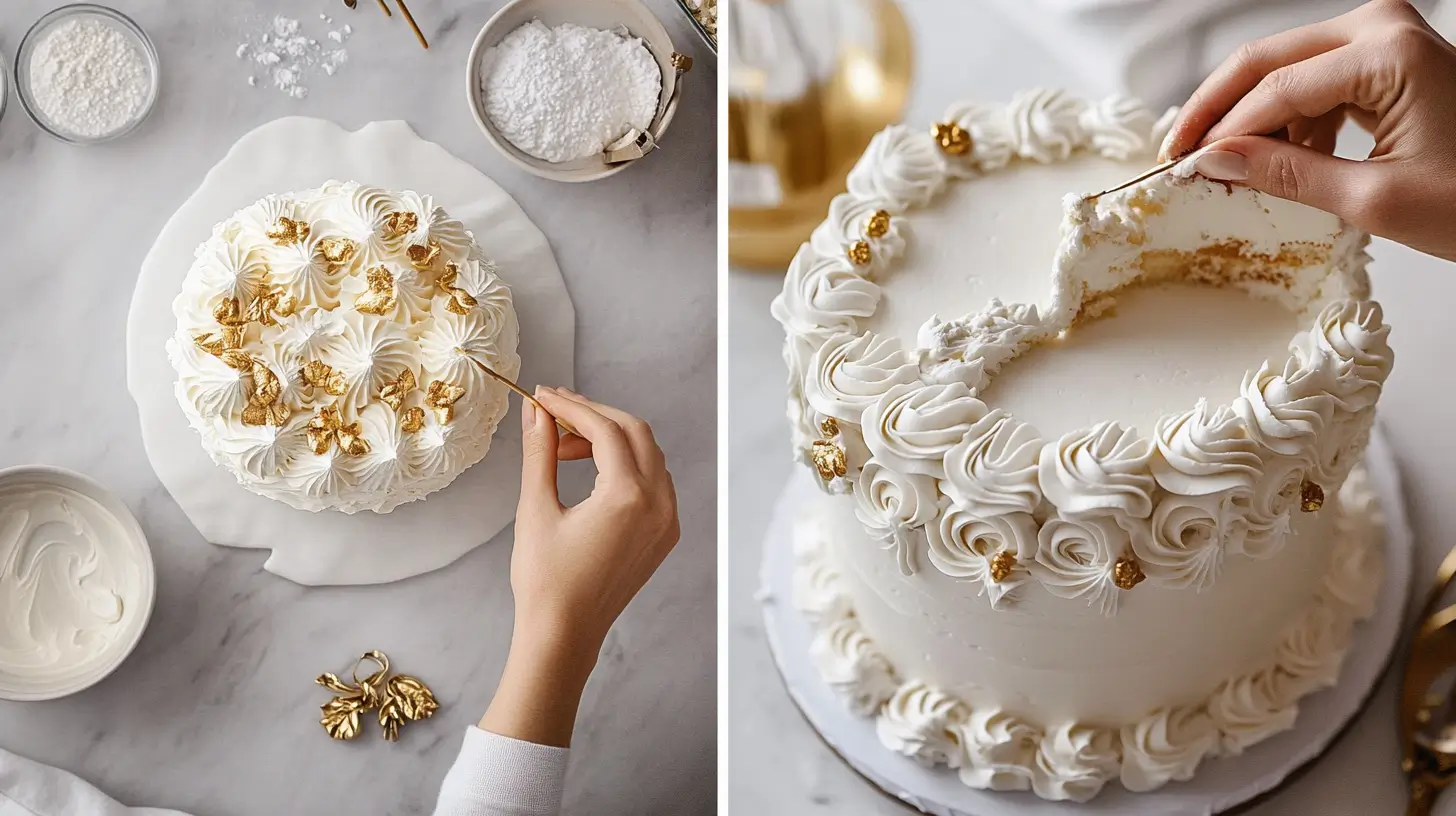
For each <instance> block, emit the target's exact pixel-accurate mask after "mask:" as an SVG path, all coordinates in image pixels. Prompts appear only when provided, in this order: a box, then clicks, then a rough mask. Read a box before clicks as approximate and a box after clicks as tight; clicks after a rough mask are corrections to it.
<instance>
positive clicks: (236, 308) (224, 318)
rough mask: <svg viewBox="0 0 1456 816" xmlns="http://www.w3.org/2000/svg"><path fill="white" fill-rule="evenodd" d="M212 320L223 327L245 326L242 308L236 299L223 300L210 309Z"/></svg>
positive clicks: (246, 322)
mask: <svg viewBox="0 0 1456 816" xmlns="http://www.w3.org/2000/svg"><path fill="white" fill-rule="evenodd" d="M212 318H213V319H214V320H216V321H217V322H218V323H219V324H221V325H223V326H246V325H247V324H248V320H247V318H245V317H243V306H242V304H241V303H239V302H238V299H237V298H223V299H222V300H221V301H219V302H218V304H217V305H216V306H214V307H213V308H212Z"/></svg>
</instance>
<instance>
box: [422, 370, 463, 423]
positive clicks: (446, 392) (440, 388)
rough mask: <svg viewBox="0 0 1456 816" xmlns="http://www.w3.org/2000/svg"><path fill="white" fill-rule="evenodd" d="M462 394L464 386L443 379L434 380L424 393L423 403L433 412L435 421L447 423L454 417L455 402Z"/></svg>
mask: <svg viewBox="0 0 1456 816" xmlns="http://www.w3.org/2000/svg"><path fill="white" fill-rule="evenodd" d="M463 396H465V389H464V388H461V387H460V386H458V385H451V384H450V383H447V382H445V381H444V380H435V381H433V382H431V383H430V389H429V391H427V392H426V393H425V405H426V406H428V407H429V408H430V409H431V410H433V411H434V412H435V420H436V421H437V422H439V423H440V424H441V425H449V424H450V420H452V419H454V418H455V403H456V402H458V401H459V400H460V398H461V397H463Z"/></svg>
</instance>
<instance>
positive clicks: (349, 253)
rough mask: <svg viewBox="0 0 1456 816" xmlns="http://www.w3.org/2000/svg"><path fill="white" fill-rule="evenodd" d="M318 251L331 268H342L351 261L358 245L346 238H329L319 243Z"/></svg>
mask: <svg viewBox="0 0 1456 816" xmlns="http://www.w3.org/2000/svg"><path fill="white" fill-rule="evenodd" d="M318 251H319V254H320V255H322V256H323V257H324V260H326V261H328V262H329V263H330V264H332V265H333V266H343V265H344V264H346V263H348V262H349V261H350V260H352V259H353V257H354V253H355V252H358V251H359V245H358V244H357V243H355V242H354V241H352V240H350V239H348V238H339V237H329V238H325V239H323V240H322V241H319V244H318Z"/></svg>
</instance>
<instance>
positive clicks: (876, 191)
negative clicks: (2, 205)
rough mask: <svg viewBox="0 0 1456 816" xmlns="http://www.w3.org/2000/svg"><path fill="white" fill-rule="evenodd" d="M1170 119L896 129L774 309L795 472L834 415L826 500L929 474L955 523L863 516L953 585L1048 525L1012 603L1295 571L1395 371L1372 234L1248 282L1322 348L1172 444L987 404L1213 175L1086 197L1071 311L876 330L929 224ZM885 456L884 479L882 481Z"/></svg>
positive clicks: (1069, 108)
mask: <svg viewBox="0 0 1456 816" xmlns="http://www.w3.org/2000/svg"><path fill="white" fill-rule="evenodd" d="M1171 113H1172V112H1171V111H1170V112H1167V113H1164V114H1163V115H1162V116H1157V115H1155V114H1154V113H1153V112H1151V111H1149V110H1147V109H1146V108H1145V107H1144V106H1143V105H1141V104H1140V103H1138V102H1137V101H1136V100H1133V99H1129V98H1126V97H1110V98H1108V99H1104V100H1099V101H1087V100H1082V99H1078V98H1076V97H1073V96H1069V95H1067V94H1065V93H1062V92H1060V91H1052V90H1035V91H1029V92H1025V93H1022V94H1018V95H1017V96H1016V97H1015V98H1013V99H1012V101H1011V102H1010V103H1008V104H1005V105H987V104H979V103H959V104H956V105H954V106H952V107H951V108H950V109H949V110H948V111H947V112H946V113H945V115H944V116H943V117H941V118H940V119H938V120H937V121H936V122H935V123H934V125H933V127H927V128H914V127H910V126H905V125H895V126H892V127H890V128H887V129H886V130H885V131H883V132H881V133H880V134H879V135H878V136H876V137H875V139H874V140H873V142H872V143H871V145H870V146H869V148H868V149H867V150H866V152H865V154H864V156H863V157H862V158H861V159H860V161H859V162H858V163H857V164H856V165H855V167H854V169H853V171H852V172H851V173H850V175H849V179H848V188H849V189H848V192H847V193H844V194H842V195H840V196H838V197H837V198H836V199H835V200H834V201H833V202H832V203H831V206H830V212H829V217H828V218H827V219H826V220H825V221H824V223H822V224H821V225H820V226H819V227H818V228H817V229H816V230H815V232H814V235H813V237H812V238H811V240H810V241H809V242H807V243H805V244H804V245H803V246H802V247H801V248H800V250H799V252H798V254H797V255H796V256H795V257H794V260H793V262H792V263H791V264H790V267H789V269H788V272H787V275H786V277H785V282H784V288H783V292H782V293H781V294H780V295H779V296H778V297H777V298H775V300H774V303H773V309H772V311H773V315H774V317H775V318H777V319H778V321H779V322H780V323H781V324H782V325H783V327H784V329H785V332H786V335H787V338H786V343H785V355H784V358H785V361H786V363H787V364H788V366H789V411H788V413H789V416H790V420H791V422H792V425H793V430H794V434H793V436H794V444H795V447H796V452H797V454H798V456H799V458H800V459H801V460H802V461H805V462H807V463H811V464H812V465H814V466H816V467H821V466H822V465H823V464H824V463H825V462H826V461H827V459H826V458H825V455H826V454H829V453H833V451H831V450H829V448H828V447H827V445H826V443H827V442H828V441H829V440H826V439H825V438H824V437H823V435H822V434H821V433H820V432H819V430H818V429H819V427H820V425H821V423H822V421H823V419H825V418H832V419H834V420H836V421H837V422H838V431H837V436H836V437H835V439H836V440H838V442H836V443H835V444H837V445H838V448H837V450H838V451H840V452H841V455H842V457H843V459H844V461H845V467H844V471H845V475H844V477H839V476H837V471H836V472H835V473H834V474H828V475H829V476H830V477H831V478H824V479H822V480H821V483H822V484H823V485H824V486H825V488H826V489H828V490H830V491H831V492H842V491H844V490H847V489H848V490H852V489H855V486H856V485H864V484H871V483H872V484H875V485H877V486H881V487H883V486H884V485H890V484H897V485H903V484H908V483H910V480H911V477H919V478H918V479H916V480H914V481H915V483H916V484H917V488H916V491H915V492H916V495H917V497H918V496H919V494H920V493H921V492H923V491H924V490H927V489H928V488H924V487H923V486H924V485H925V484H927V482H926V481H925V480H927V479H928V480H930V481H929V483H932V484H933V486H934V487H933V490H934V495H933V497H932V498H931V500H928V501H923V502H917V503H916V508H917V509H919V508H924V507H930V506H934V507H937V508H940V509H938V510H936V511H935V514H934V515H931V516H929V517H927V518H923V519H917V520H915V521H910V522H907V521H903V520H902V521H898V522H896V523H895V525H894V526H893V527H892V526H886V517H885V516H884V515H883V513H881V512H877V513H868V512H865V511H864V508H870V507H875V506H876V501H877V500H874V499H871V500H870V501H867V502H865V501H859V500H858V498H857V507H859V508H861V518H862V520H863V519H869V520H868V521H866V522H865V523H866V525H867V527H868V528H869V529H870V531H871V533H872V534H874V535H877V536H880V537H881V538H884V536H885V535H886V531H887V530H891V531H892V535H891V538H892V540H893V542H894V546H893V547H892V549H893V550H894V551H895V553H896V555H895V557H896V558H897V560H898V561H899V563H900V564H901V566H902V567H906V566H907V565H913V563H914V557H915V552H916V551H918V550H920V549H925V550H926V551H928V552H930V553H932V554H938V555H937V557H936V558H933V559H931V563H932V564H933V565H934V566H935V567H936V568H937V569H942V568H946V569H949V570H950V571H951V572H950V573H949V574H952V575H953V576H954V577H957V578H961V579H967V578H969V577H970V576H968V575H967V574H965V573H966V569H967V567H966V565H965V563H963V559H960V558H955V557H951V556H952V555H953V551H952V550H951V549H949V548H947V547H945V546H937V544H936V542H937V541H939V543H940V545H945V544H946V542H947V541H950V540H951V539H948V538H946V537H945V536H944V535H940V534H939V533H937V532H936V530H937V529H941V528H945V524H943V522H944V519H943V518H942V515H945V514H957V513H958V514H965V515H969V516H974V517H976V518H979V519H983V520H987V521H989V520H990V519H991V518H992V517H996V516H1004V515H1011V514H1029V515H1031V516H1032V517H1033V518H1035V519H1036V520H1037V522H1036V527H1037V530H1036V532H1037V542H1036V543H1035V545H1034V546H1028V547H1026V548H1023V547H1022V546H1021V545H1020V544H1018V546H1017V547H1016V548H1015V549H1016V551H1017V552H1018V553H1024V555H1025V557H1022V556H1021V555H1018V556H1017V566H1016V567H1014V568H1013V567H1011V565H1010V562H1009V560H1008V559H1009V557H1010V555H1009V553H1010V552H1011V550H1009V549H1008V550H1006V552H1007V553H1008V555H1007V556H1006V557H1003V558H1001V560H1000V563H999V565H998V569H997V571H998V572H1000V573H1003V574H1005V575H1006V576H1008V578H1011V577H1012V576H1014V579H1015V580H1013V582H1012V584H1011V586H1015V585H1016V584H1015V581H1017V580H1034V581H1037V582H1039V583H1041V584H1042V585H1043V586H1045V587H1046V588H1047V589H1049V590H1051V591H1052V592H1053V593H1054V594H1059V595H1064V596H1065V597H1068V598H1076V599H1081V600H1083V601H1085V602H1088V603H1090V604H1092V605H1093V606H1094V607H1096V608H1099V609H1101V610H1103V611H1105V612H1107V613H1109V614H1111V613H1113V612H1115V610H1116V609H1117V608H1118V605H1119V603H1125V602H1129V601H1130V600H1132V599H1134V598H1135V594H1134V595H1132V596H1129V591H1131V590H1134V589H1135V588H1136V587H1138V586H1139V585H1141V584H1142V583H1144V582H1146V583H1148V584H1149V585H1153V586H1160V587H1168V588H1188V589H1193V590H1197V589H1206V588H1208V587H1209V586H1211V585H1212V583H1213V582H1215V581H1216V580H1217V579H1218V576H1219V575H1220V574H1221V571H1222V566H1223V564H1224V563H1225V559H1227V558H1230V557H1244V558H1267V557H1269V556H1271V555H1273V554H1274V553H1276V552H1278V551H1279V550H1280V548H1281V547H1282V546H1283V545H1284V542H1285V540H1286V538H1287V536H1288V534H1289V531H1290V530H1291V528H1292V522H1293V519H1294V517H1295V514H1297V513H1307V512H1319V508H1320V507H1321V506H1322V503H1323V497H1324V496H1326V495H1333V494H1334V493H1336V492H1338V491H1339V489H1340V486H1341V484H1342V483H1343V482H1344V479H1345V478H1346V476H1347V475H1348V474H1349V472H1350V469H1351V468H1352V467H1354V465H1355V463H1356V462H1357V461H1358V460H1359V457H1360V454H1361V453H1362V451H1363V449H1364V445H1365V443H1366V441H1367V440H1368V437H1369V433H1370V428H1371V426H1372V424H1373V422H1374V411H1375V404H1376V402H1377V400H1378V397H1379V394H1380V391H1381V389H1382V387H1383V385H1384V381H1385V379H1386V377H1387V376H1388V375H1389V373H1390V370H1391V367H1392V364H1393V360H1394V357H1393V354H1392V352H1391V349H1390V346H1389V344H1388V342H1387V336H1388V334H1389V328H1388V327H1387V326H1385V325H1384V322H1383V314H1382V312H1381V309H1380V306H1379V304H1377V303H1375V302H1374V301H1371V300H1368V297H1369V280H1368V275H1367V274H1366V272H1365V265H1366V263H1367V262H1368V256H1367V255H1366V254H1365V251H1364V248H1365V245H1366V244H1367V243H1368V236H1366V235H1365V234H1364V233H1361V232H1359V231H1358V230H1355V229H1353V228H1351V227H1348V226H1342V227H1341V228H1340V229H1339V231H1338V232H1337V233H1336V234H1333V235H1330V236H1328V238H1329V247H1330V251H1329V255H1328V258H1327V260H1326V261H1324V262H1320V263H1308V264H1306V265H1303V266H1297V267H1294V269H1293V271H1292V272H1290V273H1289V274H1290V275H1292V276H1293V277H1290V278H1288V279H1283V280H1280V281H1279V282H1278V283H1276V284H1274V285H1270V284H1269V283H1267V282H1259V281H1257V280H1254V281H1249V280H1235V281H1234V282H1232V283H1229V284H1228V285H1233V286H1238V287H1240V288H1244V289H1245V290H1246V291H1247V292H1248V293H1249V294H1250V295H1251V296H1254V297H1261V298H1265V299H1268V300H1271V301H1274V302H1276V303H1278V304H1279V305H1281V306H1283V307H1286V308H1288V309H1290V310H1291V311H1293V312H1295V313H1297V314H1299V315H1301V316H1303V317H1302V319H1304V320H1309V322H1308V323H1306V325H1307V326H1308V328H1307V329H1306V330H1304V331H1302V332H1299V333H1298V334H1296V335H1295V337H1294V338H1293V339H1292V340H1291V342H1290V345H1289V349H1290V355H1289V357H1288V358H1287V359H1285V360H1274V361H1269V362H1267V363H1265V364H1263V365H1259V364H1258V361H1250V366H1251V369H1250V370H1249V372H1248V373H1247V375H1246V376H1245V378H1244V381H1243V386H1242V388H1241V389H1240V391H1239V392H1238V393H1233V394H1227V395H1214V396H1215V397H1217V398H1218V399H1216V400H1211V401H1200V402H1199V403H1198V404H1197V405H1194V406H1191V407H1190V408H1189V409H1187V410H1184V411H1179V412H1174V413H1171V414H1169V415H1167V416H1164V417H1162V418H1161V419H1160V420H1159V421H1158V422H1157V423H1156V426H1155V427H1154V428H1153V429H1151V430H1152V434H1151V436H1146V435H1144V434H1141V433H1139V432H1138V431H1135V430H1133V429H1131V428H1126V427H1124V426H1122V425H1119V424H1117V422H1116V421H1115V419H1114V418H1109V419H1110V420H1112V421H1108V422H1103V423H1100V424H1097V425H1095V426H1094V427H1091V428H1086V429H1083V430H1080V431H1074V432H1071V433H1067V434H1064V435H1062V436H1061V437H1060V438H1057V439H1047V438H1045V437H1044V436H1043V435H1042V434H1040V433H1038V432H1037V430H1036V429H1035V428H1034V427H1032V426H1030V425H1027V424H1025V423H1022V422H1019V421H1017V419H1016V418H1015V417H1014V416H1010V415H1007V414H1006V413H1005V412H1003V411H1000V410H998V409H997V408H996V406H995V405H987V404H986V403H985V402H984V401H983V400H982V399H981V398H980V395H981V394H984V393H986V390H987V386H988V385H989V384H990V383H991V382H992V380H993V379H994V378H995V377H996V376H997V374H998V373H999V372H1000V371H1001V370H1002V369H1003V368H1004V367H1005V366H1007V365H1014V364H1015V360H1016V358H1017V357H1019V356H1020V355H1021V354H1023V353H1025V352H1026V351H1027V350H1029V349H1031V348H1033V347H1035V346H1036V345H1038V344H1040V343H1042V342H1045V341H1047V340H1048V339H1050V338H1054V337H1056V336H1058V335H1060V334H1062V333H1063V332H1065V331H1067V330H1068V329H1069V328H1071V327H1072V325H1073V323H1074V322H1075V321H1076V320H1077V319H1078V318H1079V317H1080V316H1081V311H1082V310H1083V309H1084V308H1090V305H1091V304H1095V303H1097V302H1098V299H1097V297H1095V296H1096V295H1101V294H1107V293H1112V292H1115V291H1116V290H1117V289H1118V288H1119V287H1122V286H1127V285H1132V284H1136V283H1138V282H1139V278H1138V275H1139V274H1142V273H1141V272H1139V271H1138V269H1140V267H1138V266H1137V265H1136V264H1134V265H1133V267H1132V270H1131V271H1129V270H1128V269H1126V268H1123V267H1116V268H1114V267H1110V266H1100V267H1099V266H1098V263H1097V261H1098V259H1100V258H1103V257H1105V256H1103V255H1098V254H1097V253H1098V252H1099V251H1100V250H1099V248H1100V247H1105V246H1107V245H1108V244H1109V243H1113V242H1122V244H1123V245H1128V246H1131V245H1138V244H1140V243H1141V242H1142V241H1144V240H1147V239H1148V233H1147V223H1148V213H1150V212H1154V211H1157V210H1158V209H1159V208H1160V207H1161V206H1162V205H1163V204H1165V203H1166V202H1167V201H1169V200H1170V197H1171V196H1172V195H1173V193H1174V191H1176V190H1178V189H1180V185H1190V184H1194V183H1203V184H1206V182H1203V181H1201V180H1199V179H1196V178H1194V174H1193V169H1192V166H1191V165H1190V164H1185V165H1181V166H1179V167H1177V168H1175V169H1174V170H1173V171H1172V172H1169V173H1165V174H1161V175H1156V176H1154V177H1152V178H1149V179H1147V180H1144V181H1141V182H1138V183H1136V184H1134V185H1132V186H1130V187H1128V188H1126V189H1124V190H1120V191H1117V192H1115V193H1111V194H1109V195H1105V196H1101V197H1100V198H1095V199H1094V198H1083V197H1082V196H1079V195H1069V197H1068V199H1067V200H1066V202H1064V205H1063V215H1064V218H1063V223H1062V232H1061V243H1060V246H1059V248H1058V252H1057V255H1056V257H1055V258H1054V259H1053V274H1052V280H1053V287H1052V295H1051V297H1050V298H1049V300H1048V302H1046V303H1043V304H1022V303H1002V302H1001V301H999V300H995V299H992V300H990V301H989V303H988V304H987V306H986V307H985V308H983V309H981V310H980V311H979V312H976V313H973V314H970V315H967V316H964V317H959V318H952V319H941V318H940V317H938V316H934V315H932V316H931V317H930V318H929V319H928V320H927V321H926V323H925V324H924V326H923V327H922V328H921V329H920V331H919V333H918V336H917V337H916V338H913V339H912V338H905V339H904V340H903V341H902V340H901V339H900V338H896V337H893V336H885V335H878V334H874V333H872V332H867V331H865V326H864V325H863V324H864V323H865V322H866V320H867V319H868V318H870V317H872V316H874V314H875V313H876V311H877V310H878V309H879V308H880V307H881V302H880V301H881V298H882V292H881V289H880V286H879V284H878V283H876V281H882V282H883V281H884V280H886V278H887V277H888V276H891V275H893V274H894V272H893V268H892V265H893V262H894V261H895V259H896V258H898V257H899V256H900V255H902V254H903V252H904V251H905V249H906V247H907V246H908V244H909V243H910V242H911V240H912V239H913V234H912V229H913V224H911V223H910V222H911V221H913V212H912V211H913V210H914V209H916V208H919V207H924V206H927V205H929V204H930V203H931V202H932V201H933V200H934V199H935V197H936V195H937V194H938V193H939V192H940V191H941V190H943V189H944V188H945V187H946V186H947V185H948V184H950V183H952V182H956V181H958V180H962V179H974V178H975V177H977V176H979V175H982V174H984V173H989V172H995V171H997V170H1000V169H1002V168H1005V167H1007V166H1008V165H1010V164H1012V163H1014V162H1018V161H1024V162H1037V163H1051V162H1059V161H1066V160H1070V159H1074V158H1076V157H1078V156H1081V155H1086V154H1093V155H1097V156H1101V157H1103V158H1107V159H1113V160H1135V159H1148V160H1151V158H1152V153H1153V151H1154V150H1155V149H1156V146H1157V145H1158V144H1159V143H1160V142H1161V140H1162V137H1163V135H1164V134H1165V133H1166V131H1167V128H1168V126H1169V124H1170V122H1171V117H1170V114H1171ZM1190 274H1191V273H1190ZM1194 282H1204V283H1206V282H1207V281H1202V280H1197V279H1195V281H1194ZM1309 316H1313V318H1312V319H1310V317H1309ZM911 342H914V343H915V345H916V347H915V348H910V346H909V343H911ZM228 379H229V378H228V376H227V375H226V374H223V375H222V377H221V378H220V380H221V381H217V382H214V383H212V385H213V388H212V392H213V394H214V399H213V402H214V403H216V402H224V403H226V402H229V401H233V400H236V399H237V396H236V394H233V393H232V391H231V390H230V386H229V385H228ZM1144 430H1147V429H1144ZM858 446H862V447H863V450H862V451H858V450H857V448H858ZM857 457H858V458H857ZM871 457H873V460H874V461H875V463H876V470H875V477H874V479H872V480H866V479H863V478H859V477H858V476H859V474H858V473H857V467H858V466H859V464H860V463H862V462H863V461H864V460H865V459H869V458H871ZM836 461H837V460H836ZM822 473H823V471H822V467H821V474H822ZM895 476H899V477H901V478H899V479H898V480H897V479H896V478H894V477H895ZM997 523H1000V522H997ZM1048 527H1050V528H1051V532H1047V528H1048ZM947 529H948V528H947ZM922 530H923V535H919V533H921V531H922ZM937 536H939V538H937ZM1033 552H1035V553H1036V556H1035V557H1032V553H1033ZM978 574H979V573H978ZM1006 588H1008V589H1009V588H1010V586H1008V587H1006ZM988 591H990V589H989V587H988ZM992 594H993V601H998V602H999V601H1000V600H1001V597H1000V596H996V595H995V593H994V592H992ZM1132 602H1135V601H1132Z"/></svg>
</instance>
